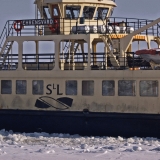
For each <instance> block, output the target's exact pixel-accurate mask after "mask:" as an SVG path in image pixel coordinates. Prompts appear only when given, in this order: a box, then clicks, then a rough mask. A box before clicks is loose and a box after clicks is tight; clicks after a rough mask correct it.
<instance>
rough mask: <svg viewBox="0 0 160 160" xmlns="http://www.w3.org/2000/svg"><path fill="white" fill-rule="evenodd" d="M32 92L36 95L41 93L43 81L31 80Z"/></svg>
mask: <svg viewBox="0 0 160 160" xmlns="http://www.w3.org/2000/svg"><path fill="white" fill-rule="evenodd" d="M32 93H33V94H37V95H42V94H43V81H42V80H34V81H32Z"/></svg>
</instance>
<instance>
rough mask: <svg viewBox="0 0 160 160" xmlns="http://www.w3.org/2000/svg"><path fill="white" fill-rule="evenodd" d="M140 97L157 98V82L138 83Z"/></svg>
mask: <svg viewBox="0 0 160 160" xmlns="http://www.w3.org/2000/svg"><path fill="white" fill-rule="evenodd" d="M140 96H144V97H147V96H148V97H157V96H158V81H140Z"/></svg>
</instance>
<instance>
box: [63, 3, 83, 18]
mask: <svg viewBox="0 0 160 160" xmlns="http://www.w3.org/2000/svg"><path fill="white" fill-rule="evenodd" d="M80 10H81V7H80V6H68V5H67V6H66V18H67V19H76V18H78V17H79V14H80Z"/></svg>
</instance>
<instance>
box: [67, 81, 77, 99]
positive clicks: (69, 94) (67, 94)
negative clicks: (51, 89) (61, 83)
mask: <svg viewBox="0 0 160 160" xmlns="http://www.w3.org/2000/svg"><path fill="white" fill-rule="evenodd" d="M68 81H75V82H76V94H67V82H68ZM65 94H66V95H67V96H77V95H78V82H77V80H66V81H65Z"/></svg>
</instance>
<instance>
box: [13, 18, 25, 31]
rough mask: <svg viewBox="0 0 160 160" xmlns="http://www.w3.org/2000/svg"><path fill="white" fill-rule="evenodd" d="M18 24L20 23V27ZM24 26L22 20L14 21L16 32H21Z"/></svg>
mask: <svg viewBox="0 0 160 160" xmlns="http://www.w3.org/2000/svg"><path fill="white" fill-rule="evenodd" d="M18 25H20V28H18ZM22 28H23V24H22V21H20V20H17V21H15V22H14V29H15V31H16V32H20V31H21V30H22Z"/></svg>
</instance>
